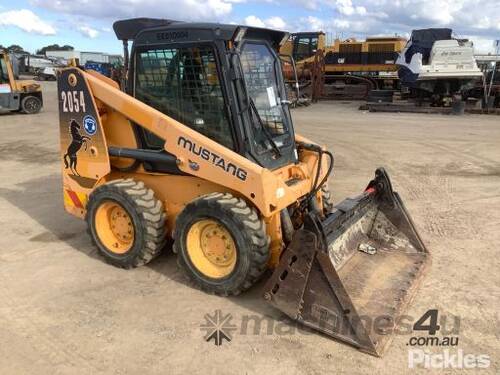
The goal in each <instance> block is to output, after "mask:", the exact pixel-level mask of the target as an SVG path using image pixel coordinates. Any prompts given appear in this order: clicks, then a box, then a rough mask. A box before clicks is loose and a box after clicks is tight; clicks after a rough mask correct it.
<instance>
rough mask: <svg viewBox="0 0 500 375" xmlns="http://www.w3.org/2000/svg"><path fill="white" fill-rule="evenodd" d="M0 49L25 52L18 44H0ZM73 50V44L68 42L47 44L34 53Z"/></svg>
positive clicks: (43, 53) (42, 53)
mask: <svg viewBox="0 0 500 375" xmlns="http://www.w3.org/2000/svg"><path fill="white" fill-rule="evenodd" d="M0 50H4V51H7V52H10V53H26V51H25V50H24V49H23V47H21V46H20V45H18V44H11V45H10V46H8V47H5V46H3V45H1V44H0ZM73 50H74V48H73V46H70V45H69V44H65V45H63V46H60V45H59V44H50V45H48V46H45V47H42V48H40V49H37V50H36V54H37V55H45V52H47V51H73Z"/></svg>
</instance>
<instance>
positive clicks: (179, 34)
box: [113, 18, 288, 44]
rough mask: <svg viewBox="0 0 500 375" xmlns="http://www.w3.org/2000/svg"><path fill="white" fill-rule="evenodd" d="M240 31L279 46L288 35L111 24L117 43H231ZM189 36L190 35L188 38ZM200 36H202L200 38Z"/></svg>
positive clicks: (156, 21) (202, 26)
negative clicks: (220, 41) (184, 41)
mask: <svg viewBox="0 0 500 375" xmlns="http://www.w3.org/2000/svg"><path fill="white" fill-rule="evenodd" d="M240 28H245V29H247V32H246V35H247V37H248V38H255V39H267V40H270V41H271V42H273V43H276V44H279V43H280V42H281V41H282V40H283V38H284V37H285V36H287V35H288V33H286V32H284V31H278V30H272V29H265V28H257V27H249V26H243V25H232V24H221V23H207V22H205V23H198V22H182V21H175V20H169V19H160V18H131V19H126V20H120V21H116V22H115V23H114V24H113V29H114V31H115V34H116V37H117V38H118V39H119V40H134V41H137V42H139V44H143V43H144V44H152V43H154V42H155V39H156V42H158V41H164V42H166V41H172V39H175V40H176V41H177V40H179V39H185V40H202V39H207V38H212V39H218V40H232V39H233V38H234V37H235V36H236V33H237V31H238V30H239V29H240ZM189 33H192V34H193V35H192V37H190V35H189ZM200 37H202V38H201V39H200Z"/></svg>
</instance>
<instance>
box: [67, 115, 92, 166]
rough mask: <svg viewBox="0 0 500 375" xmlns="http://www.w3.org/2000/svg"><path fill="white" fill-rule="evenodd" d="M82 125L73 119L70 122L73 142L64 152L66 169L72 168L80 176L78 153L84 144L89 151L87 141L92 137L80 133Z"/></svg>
mask: <svg viewBox="0 0 500 375" xmlns="http://www.w3.org/2000/svg"><path fill="white" fill-rule="evenodd" d="M80 129H81V126H80V124H79V123H78V122H77V121H76V120H74V119H72V120H71V122H70V124H69V134H70V136H71V143H70V144H69V146H68V150H67V151H66V154H64V156H63V159H64V165H65V168H66V169H68V168H69V169H70V170H71V171H72V172H73V173H74V174H75V175H76V176H80V175H79V174H78V172H77V170H76V165H77V162H78V157H77V155H76V154H77V153H78V151H80V149H81V148H82V146H85V151H87V141H89V140H90V137H87V136H86V135H81V134H80Z"/></svg>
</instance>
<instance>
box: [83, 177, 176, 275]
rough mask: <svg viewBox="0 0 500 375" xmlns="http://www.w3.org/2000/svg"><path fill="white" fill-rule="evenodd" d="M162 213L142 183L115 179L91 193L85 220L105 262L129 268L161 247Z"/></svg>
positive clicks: (162, 236) (152, 256)
mask: <svg viewBox="0 0 500 375" xmlns="http://www.w3.org/2000/svg"><path fill="white" fill-rule="evenodd" d="M165 216H166V215H165V211H164V208H163V204H162V203H161V201H160V200H158V199H156V198H155V196H154V193H153V191H152V190H151V189H149V188H147V187H145V186H144V183H143V182H138V181H134V180H132V179H127V180H122V179H120V180H115V181H112V182H110V183H107V184H105V185H102V186H99V187H98V188H97V189H95V190H94V192H92V194H91V195H90V197H89V202H88V204H87V216H86V221H87V224H88V231H89V234H90V236H91V238H92V240H93V242H94V244H95V245H96V246H97V248H98V249H99V251H100V253H101V254H102V255H103V256H104V257H105V258H106V260H107V261H108V262H109V263H111V264H113V265H115V266H118V267H122V268H132V267H137V266H141V265H143V264H146V263H148V262H149V261H151V260H152V259H153V258H154V257H156V256H157V255H158V254H159V253H160V251H161V249H162V248H163V246H164V245H165V234H166V227H165Z"/></svg>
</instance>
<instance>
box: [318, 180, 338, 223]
mask: <svg viewBox="0 0 500 375" xmlns="http://www.w3.org/2000/svg"><path fill="white" fill-rule="evenodd" d="M321 200H322V201H323V213H324V214H325V215H329V214H331V213H332V211H333V209H334V208H335V205H334V204H333V197H332V193H330V189H328V185H327V184H326V183H325V184H323V186H321Z"/></svg>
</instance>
